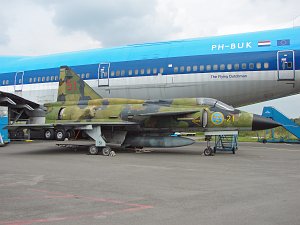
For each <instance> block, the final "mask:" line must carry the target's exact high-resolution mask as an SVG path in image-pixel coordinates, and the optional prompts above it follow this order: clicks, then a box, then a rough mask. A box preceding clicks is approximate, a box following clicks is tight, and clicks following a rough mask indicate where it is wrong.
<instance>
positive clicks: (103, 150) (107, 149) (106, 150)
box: [102, 146, 111, 156]
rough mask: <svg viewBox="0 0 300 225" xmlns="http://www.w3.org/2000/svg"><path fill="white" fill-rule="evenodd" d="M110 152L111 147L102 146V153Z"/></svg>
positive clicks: (108, 153)
mask: <svg viewBox="0 0 300 225" xmlns="http://www.w3.org/2000/svg"><path fill="white" fill-rule="evenodd" d="M110 152H111V148H110V147H109V146H106V147H104V148H102V155H104V156H109V155H110Z"/></svg>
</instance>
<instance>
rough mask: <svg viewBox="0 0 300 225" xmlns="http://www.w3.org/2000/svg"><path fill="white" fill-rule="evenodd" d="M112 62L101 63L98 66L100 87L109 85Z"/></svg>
mask: <svg viewBox="0 0 300 225" xmlns="http://www.w3.org/2000/svg"><path fill="white" fill-rule="evenodd" d="M109 69H110V63H100V64H99V67H98V87H102V86H109Z"/></svg>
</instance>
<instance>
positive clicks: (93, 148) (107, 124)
mask: <svg viewBox="0 0 300 225" xmlns="http://www.w3.org/2000/svg"><path fill="white" fill-rule="evenodd" d="M57 96H58V97H57V101H56V102H54V103H47V104H45V105H43V106H42V105H39V104H37V103H34V102H31V101H28V100H26V99H23V98H21V97H19V96H17V95H14V94H11V93H6V92H0V97H1V99H2V101H1V103H0V105H2V106H8V108H9V117H10V118H11V119H12V120H14V121H17V120H18V119H27V124H18V123H16V124H10V125H9V126H8V128H9V129H13V130H14V129H23V128H26V129H36V130H40V131H42V132H43V133H44V138H45V139H48V140H49V139H56V140H59V141H63V140H65V137H68V138H72V136H73V137H75V136H76V135H75V134H76V133H77V134H79V132H81V133H82V132H84V133H85V134H87V135H88V136H90V137H91V138H92V139H93V140H94V141H95V142H94V144H93V143H92V144H91V145H90V147H89V152H90V154H97V153H98V151H99V150H101V151H102V153H103V154H104V155H108V154H110V152H111V147H120V148H128V147H133V148H142V147H180V146H185V145H190V144H193V143H194V141H193V140H191V139H187V138H183V137H171V136H170V134H171V133H173V132H174V131H189V130H192V131H240V130H263V129H269V128H273V127H277V126H280V124H278V123H277V122H275V121H273V120H271V119H268V118H264V117H262V116H259V115H253V114H252V113H247V112H243V111H240V110H236V109H235V108H233V107H231V106H228V105H227V104H224V103H222V102H220V101H217V100H215V99H211V98H178V99H165V100H138V99H128V98H102V97H101V96H99V95H98V94H97V93H96V92H95V91H94V90H93V89H92V88H91V87H90V86H89V85H88V84H86V83H85V82H84V81H83V80H82V79H81V78H80V77H79V76H78V75H77V74H76V73H75V72H74V71H72V69H70V68H69V67H67V66H64V67H61V69H60V81H59V88H58V94H57ZM13 118H15V119H13ZM205 152H207V155H210V154H211V153H212V149H211V148H210V147H209V145H208V148H207V149H206V150H205Z"/></svg>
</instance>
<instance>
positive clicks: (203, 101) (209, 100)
mask: <svg viewBox="0 0 300 225" xmlns="http://www.w3.org/2000/svg"><path fill="white" fill-rule="evenodd" d="M197 104H198V105H207V106H211V107H216V108H219V109H223V110H227V111H234V108H233V107H232V106H230V105H227V104H225V103H224V102H221V101H218V100H216V99H213V98H197Z"/></svg>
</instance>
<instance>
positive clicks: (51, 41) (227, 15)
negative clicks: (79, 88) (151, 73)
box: [0, 0, 300, 117]
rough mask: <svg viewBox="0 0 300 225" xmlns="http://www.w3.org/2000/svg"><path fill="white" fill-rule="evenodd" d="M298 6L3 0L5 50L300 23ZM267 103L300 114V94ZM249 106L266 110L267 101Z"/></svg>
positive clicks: (287, 1)
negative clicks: (263, 104) (264, 106)
mask: <svg viewBox="0 0 300 225" xmlns="http://www.w3.org/2000/svg"><path fill="white" fill-rule="evenodd" d="M299 9H300V1H299V0H264V1H261V0H227V1H216V0H210V1H207V0H205V1H204V0H111V1H109V0H105V1H104V0H84V1H83V0H51V1H50V0H22V1H20V0H2V1H1V8H0V30H1V35H0V55H40V54H50V53H56V52H65V51H77V50H83V49H92V48H100V47H111V46H118V45H125V44H132V43H143V42H155V41H165V40H174V39H182V38H193V37H202V36H212V35H223V34H231V33H241V32H250V31H258V30H264V29H274V28H283V27H291V26H293V24H295V25H298V26H299V25H300V11H299ZM298 102H299V103H298ZM295 103H297V104H295ZM267 104H268V105H274V106H276V107H278V108H279V109H280V110H281V111H283V112H284V113H286V114H287V115H288V116H292V117H298V116H300V107H299V106H300V95H297V96H294V97H288V98H284V99H279V100H275V101H272V102H268V103H267ZM246 109H247V110H248V111H252V112H256V113H261V109H262V104H260V105H256V106H250V107H246Z"/></svg>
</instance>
